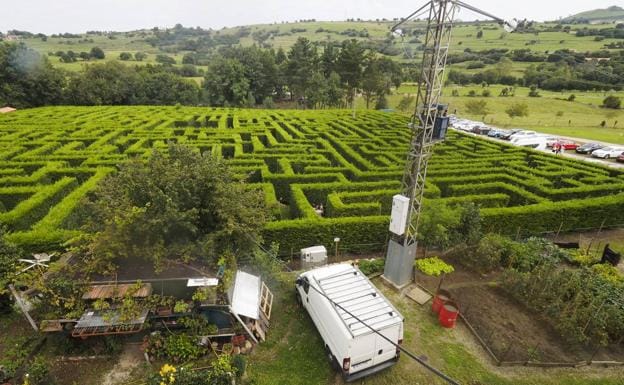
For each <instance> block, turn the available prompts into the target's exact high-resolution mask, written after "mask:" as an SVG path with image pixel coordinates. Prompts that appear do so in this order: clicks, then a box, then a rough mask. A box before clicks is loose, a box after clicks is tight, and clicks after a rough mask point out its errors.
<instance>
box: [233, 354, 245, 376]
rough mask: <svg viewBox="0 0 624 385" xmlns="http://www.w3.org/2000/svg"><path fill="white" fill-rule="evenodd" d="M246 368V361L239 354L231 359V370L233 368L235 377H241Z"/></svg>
mask: <svg viewBox="0 0 624 385" xmlns="http://www.w3.org/2000/svg"><path fill="white" fill-rule="evenodd" d="M246 366H247V360H246V359H245V357H244V356H241V355H240V354H237V355H235V356H234V357H232V368H234V372H235V373H236V377H242V376H243V374H245V368H246Z"/></svg>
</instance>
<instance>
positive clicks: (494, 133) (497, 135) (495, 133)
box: [488, 129, 510, 138]
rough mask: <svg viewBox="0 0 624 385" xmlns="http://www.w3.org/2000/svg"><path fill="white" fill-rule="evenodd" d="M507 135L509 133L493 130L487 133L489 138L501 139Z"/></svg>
mask: <svg viewBox="0 0 624 385" xmlns="http://www.w3.org/2000/svg"><path fill="white" fill-rule="evenodd" d="M507 134H510V131H508V130H500V129H494V130H490V132H488V136H489V137H490V138H502V137H503V136H505V135H507Z"/></svg>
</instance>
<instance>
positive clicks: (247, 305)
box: [228, 270, 262, 320]
mask: <svg viewBox="0 0 624 385" xmlns="http://www.w3.org/2000/svg"><path fill="white" fill-rule="evenodd" d="M261 284H262V281H261V280H260V277H258V276H255V275H251V274H248V273H245V272H244V271H240V270H239V271H237V272H236V279H235V280H234V285H233V286H232V288H231V290H230V293H228V294H229V297H230V304H231V306H232V310H234V312H235V313H236V314H238V315H242V316H245V317H249V318H253V319H255V320H257V319H259V318H260V287H261Z"/></svg>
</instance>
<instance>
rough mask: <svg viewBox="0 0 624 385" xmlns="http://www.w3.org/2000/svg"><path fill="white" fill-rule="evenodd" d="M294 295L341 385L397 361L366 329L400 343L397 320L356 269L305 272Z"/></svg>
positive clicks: (395, 313)
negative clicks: (339, 374)
mask: <svg viewBox="0 0 624 385" xmlns="http://www.w3.org/2000/svg"><path fill="white" fill-rule="evenodd" d="M295 291H296V295H297V301H298V302H299V303H300V304H301V306H303V308H305V309H306V310H307V311H308V314H309V315H310V318H312V322H313V323H314V325H315V326H316V329H317V330H318V332H319V334H320V335H321V338H322V339H323V342H324V345H325V348H326V349H327V355H328V358H329V360H330V361H331V363H332V365H333V366H334V368H336V369H338V371H339V372H340V373H341V374H342V377H343V378H344V379H345V380H346V381H347V382H351V381H355V380H357V379H359V378H362V377H365V376H368V375H370V374H373V373H376V372H379V371H381V370H383V369H385V368H388V367H390V366H392V365H394V364H395V363H396V362H397V361H398V359H399V353H400V350H399V349H397V348H396V346H395V345H393V344H392V343H390V342H388V341H387V340H385V339H383V338H380V337H379V336H378V335H377V334H376V333H375V332H373V331H372V330H371V329H370V328H373V329H374V330H375V331H377V332H379V333H381V334H383V335H384V336H385V337H386V338H388V339H389V340H390V341H392V342H393V343H394V344H397V345H400V344H401V343H402V342H403V316H401V313H399V312H398V311H397V310H396V309H395V308H394V306H392V304H391V303H390V301H388V300H387V299H386V298H385V297H384V296H383V294H381V292H380V291H379V290H377V288H376V287H375V286H374V285H373V284H372V283H371V282H370V281H369V280H368V278H367V277H366V276H365V275H364V274H362V272H361V271H360V270H359V269H358V268H356V267H354V266H352V265H351V264H348V263H343V264H333V265H327V266H324V267H319V268H316V269H313V270H308V271H306V272H305V273H302V274H301V275H299V277H298V278H297V281H296V286H295ZM330 300H331V302H330ZM332 302H334V303H336V304H338V305H339V306H342V307H344V309H346V310H348V311H349V312H352V314H353V315H354V316H356V317H360V318H361V320H363V321H362V322H365V323H366V324H363V323H362V322H359V321H356V320H355V318H353V317H352V316H351V315H349V314H348V313H347V311H345V310H344V309H340V308H339V307H337V306H336V305H334V304H332ZM367 325H368V326H367Z"/></svg>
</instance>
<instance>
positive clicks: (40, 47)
mask: <svg viewBox="0 0 624 385" xmlns="http://www.w3.org/2000/svg"><path fill="white" fill-rule="evenodd" d="M394 23H395V22H392V21H379V22H377V21H315V22H302V23H281V24H278V23H274V24H259V25H251V26H245V27H233V28H224V29H221V30H219V31H218V33H219V34H236V33H238V32H239V31H240V30H241V29H242V28H245V29H248V30H249V32H250V35H249V36H246V37H242V38H241V39H240V44H241V45H242V46H250V45H253V44H258V42H257V41H255V40H254V39H253V38H252V36H251V34H253V33H254V32H271V36H270V37H269V38H268V39H267V40H266V41H265V44H268V45H270V46H271V47H273V48H275V49H278V48H283V49H285V50H288V49H289V48H290V47H291V46H292V45H293V44H294V43H295V41H296V40H297V39H298V38H299V37H305V38H307V39H309V40H311V41H313V42H319V43H321V42H326V41H336V42H340V41H342V40H345V39H352V38H354V39H356V40H359V41H362V42H367V41H381V40H384V39H386V38H387V37H388V36H389V32H390V28H391V27H392V25H393V24H394ZM547 26H552V24H538V29H544V28H545V27H547ZM424 27H425V24H424V23H423V22H422V21H421V22H413V23H409V24H408V25H407V28H414V29H420V30H422V29H423V28H424ZM572 27H573V28H580V27H579V26H572ZM592 27H595V28H599V27H600V26H592ZM293 29H296V30H305V31H295V32H293V31H292V30H293ZM321 29H322V31H319V30H321ZM348 29H352V30H355V31H358V32H359V31H362V30H366V31H367V32H368V34H369V37H359V36H356V37H350V36H347V35H341V34H340V33H341V32H344V31H346V30H348ZM479 30H482V31H483V37H482V38H479V39H477V37H476V35H477V32H478V31H479ZM317 31H319V32H317ZM574 33H575V32H574V30H573V31H572V32H571V33H565V32H540V33H539V35H534V34H529V33H512V34H509V33H505V32H504V31H503V30H502V29H501V28H500V27H499V26H498V25H496V24H493V23H482V24H474V23H468V24H467V23H458V24H457V25H456V26H455V29H454V31H453V38H452V43H451V52H462V51H464V50H465V49H471V50H485V49H498V48H500V49H509V50H513V49H530V50H532V51H538V52H552V51H555V50H558V49H571V50H576V51H579V52H585V51H592V50H599V49H602V48H603V47H604V45H605V44H608V43H611V42H613V41H615V39H604V40H603V41H595V40H594V37H576V36H574ZM151 35H152V31H150V30H141V31H133V32H117V33H114V34H113V36H112V37H113V38H109V37H108V36H98V35H86V34H84V35H82V39H93V43H91V42H79V41H80V40H81V39H73V38H72V39H68V38H58V37H56V38H53V37H49V38H48V39H47V41H45V42H44V41H42V40H41V39H40V38H29V39H24V42H25V43H26V44H27V45H28V46H29V47H31V48H33V49H35V50H37V51H39V52H40V53H41V54H43V55H47V54H48V52H57V51H68V50H72V51H74V52H78V53H79V52H81V51H85V52H88V51H89V50H90V49H91V48H92V47H94V46H98V47H100V48H102V49H103V50H104V52H105V53H106V59H105V60H117V59H118V57H119V54H120V53H121V52H131V53H133V54H134V53H135V52H137V51H141V52H145V53H147V54H148V58H147V59H146V60H144V61H143V62H135V61H128V62H125V63H126V64H129V65H135V64H138V65H142V64H147V63H155V61H154V59H155V56H156V55H157V54H167V55H169V56H173V57H175V58H176V61H177V62H178V63H181V61H182V56H183V55H184V54H185V53H186V52H185V51H180V52H177V53H168V52H162V51H160V50H159V49H158V48H155V47H152V46H151V45H149V44H147V43H146V42H145V40H144V39H145V38H147V37H149V36H151ZM414 37H417V38H418V39H420V40H422V38H423V36H422V35H418V36H405V37H403V38H396V39H395V40H394V42H393V44H394V45H395V47H397V48H399V50H400V51H401V52H404V51H405V50H410V51H411V52H412V56H413V57H416V58H419V57H420V54H421V53H420V51H418V50H417V47H418V46H419V44H418V43H410V41H411V40H412V39H413V38H414ZM393 58H394V59H396V60H399V61H402V62H406V61H409V59H405V58H404V57H403V54H400V55H398V56H395V57H393ZM50 59H51V62H52V64H54V65H55V66H57V67H59V68H65V69H67V70H70V71H77V70H80V69H81V67H82V66H81V64H82V63H80V62H78V63H61V62H60V61H59V60H58V58H56V57H51V58H50ZM467 65H468V63H460V64H456V65H454V67H455V68H457V69H460V70H462V71H466V72H469V73H471V72H475V71H479V70H467V69H466V68H465V67H466V66H467ZM526 66H527V64H526V63H514V69H513V72H512V75H514V76H522V73H523V70H524V69H525V68H526Z"/></svg>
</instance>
